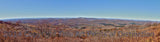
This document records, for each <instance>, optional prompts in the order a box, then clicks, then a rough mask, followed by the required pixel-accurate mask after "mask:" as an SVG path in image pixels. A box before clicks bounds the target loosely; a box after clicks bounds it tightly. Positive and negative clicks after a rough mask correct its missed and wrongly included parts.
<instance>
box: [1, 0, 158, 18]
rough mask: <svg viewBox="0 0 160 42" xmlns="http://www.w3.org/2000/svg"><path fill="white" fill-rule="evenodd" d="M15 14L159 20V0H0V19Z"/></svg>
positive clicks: (12, 16)
mask: <svg viewBox="0 0 160 42" xmlns="http://www.w3.org/2000/svg"><path fill="white" fill-rule="evenodd" d="M17 17H18V18H21V17H93V18H124V19H142V20H160V0H0V19H3V18H17Z"/></svg>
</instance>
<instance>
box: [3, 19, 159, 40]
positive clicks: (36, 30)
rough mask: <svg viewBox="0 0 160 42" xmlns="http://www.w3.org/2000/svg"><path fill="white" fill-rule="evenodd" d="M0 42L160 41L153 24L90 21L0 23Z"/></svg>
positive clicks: (147, 22)
mask: <svg viewBox="0 0 160 42" xmlns="http://www.w3.org/2000/svg"><path fill="white" fill-rule="evenodd" d="M0 42H160V24H159V23H158V22H153V21H131V20H116V19H115V20H114V19H113V20H109V19H90V18H71V19H54V18H49V19H31V20H30V19H26V20H25V19H23V20H18V21H17V20H16V21H15V20H12V21H11V20H7V21H0Z"/></svg>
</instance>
